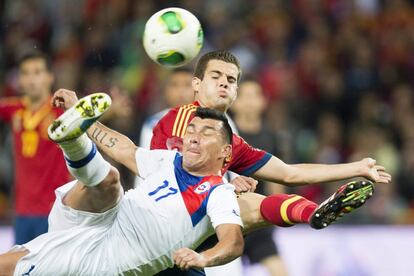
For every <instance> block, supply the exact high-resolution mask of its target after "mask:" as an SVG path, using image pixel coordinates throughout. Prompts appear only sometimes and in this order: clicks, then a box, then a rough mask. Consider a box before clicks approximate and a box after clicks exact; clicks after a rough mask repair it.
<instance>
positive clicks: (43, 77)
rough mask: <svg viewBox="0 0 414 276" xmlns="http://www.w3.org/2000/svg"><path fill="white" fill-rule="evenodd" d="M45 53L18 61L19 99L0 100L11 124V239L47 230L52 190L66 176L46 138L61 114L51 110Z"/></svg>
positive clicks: (2, 112) (25, 239) (19, 240)
mask: <svg viewBox="0 0 414 276" xmlns="http://www.w3.org/2000/svg"><path fill="white" fill-rule="evenodd" d="M50 66H51V65H50V62H49V59H48V57H46V56H45V55H44V54H42V53H40V52H32V53H28V54H26V55H24V56H23V57H22V58H21V60H20V62H19V65H18V67H19V72H18V84H19V88H20V91H21V93H22V97H6V98H1V99H0V120H1V121H2V122H5V123H7V124H9V125H10V128H11V131H12V133H13V142H14V150H13V155H14V170H15V175H14V182H15V185H14V189H15V211H16V217H15V224H14V231H15V232H14V233H15V239H16V240H15V243H17V244H24V243H26V242H28V241H30V240H32V239H34V238H35V237H37V236H38V235H40V234H43V233H45V232H47V229H48V222H47V218H48V215H49V212H50V209H51V207H52V205H53V202H54V200H55V193H54V191H55V189H56V188H57V187H59V186H60V185H62V184H64V183H66V182H67V181H68V180H69V173H68V171H67V169H66V165H65V161H64V159H63V155H62V153H61V151H60V149H59V148H58V147H57V146H56V144H54V143H53V142H51V141H50V140H49V139H48V135H47V128H48V126H49V125H50V124H51V123H52V122H53V121H54V120H55V119H56V118H57V117H58V116H59V115H60V114H62V111H61V110H58V109H55V108H52V106H51V104H50V99H51V98H50V94H51V88H52V84H53V78H54V77H53V74H52V72H51V67H50Z"/></svg>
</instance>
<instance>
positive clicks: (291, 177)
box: [283, 165, 308, 186]
mask: <svg viewBox="0 0 414 276" xmlns="http://www.w3.org/2000/svg"><path fill="white" fill-rule="evenodd" d="M283 184H285V185H287V186H299V185H305V184H308V183H307V179H306V177H305V176H304V175H303V173H302V172H301V170H300V168H297V167H295V166H293V165H289V167H288V169H287V170H286V172H285V175H284V177H283Z"/></svg>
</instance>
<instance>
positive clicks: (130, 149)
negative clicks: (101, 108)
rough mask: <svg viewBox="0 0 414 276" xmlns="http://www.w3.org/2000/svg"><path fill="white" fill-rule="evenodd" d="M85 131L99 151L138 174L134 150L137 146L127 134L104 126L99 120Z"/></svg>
mask: <svg viewBox="0 0 414 276" xmlns="http://www.w3.org/2000/svg"><path fill="white" fill-rule="evenodd" d="M87 133H88V136H89V138H91V140H92V141H93V142H94V143H95V144H96V145H97V146H98V148H99V150H100V151H101V152H103V153H105V154H106V155H108V156H109V157H110V158H111V159H113V160H114V161H116V162H118V163H120V164H122V165H124V166H125V167H127V168H128V169H129V170H130V171H131V172H133V173H134V174H135V175H138V171H137V162H136V160H135V152H136V150H137V148H138V147H137V146H136V145H135V144H134V142H132V141H131V140H130V139H129V138H128V137H127V136H125V135H123V134H121V133H119V132H117V131H115V130H113V129H110V128H109V127H107V126H104V125H103V124H101V123H100V122H96V123H94V124H93V125H92V126H91V127H90V128H89V129H88V131H87Z"/></svg>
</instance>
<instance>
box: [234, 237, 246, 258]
mask: <svg viewBox="0 0 414 276" xmlns="http://www.w3.org/2000/svg"><path fill="white" fill-rule="evenodd" d="M232 251H233V257H234V258H238V257H240V256H241V255H243V251H244V240H243V238H241V239H240V240H238V241H237V242H235V243H234V244H233V250H232Z"/></svg>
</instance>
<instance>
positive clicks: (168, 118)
mask: <svg viewBox="0 0 414 276" xmlns="http://www.w3.org/2000/svg"><path fill="white" fill-rule="evenodd" d="M176 117H177V109H176V108H174V109H171V110H170V111H168V113H167V114H166V115H165V116H164V117H162V118H161V119H160V120H159V121H158V123H157V124H156V125H155V127H154V128H153V130H152V139H151V149H167V140H168V138H170V137H172V127H173V124H174V121H175V118H176Z"/></svg>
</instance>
